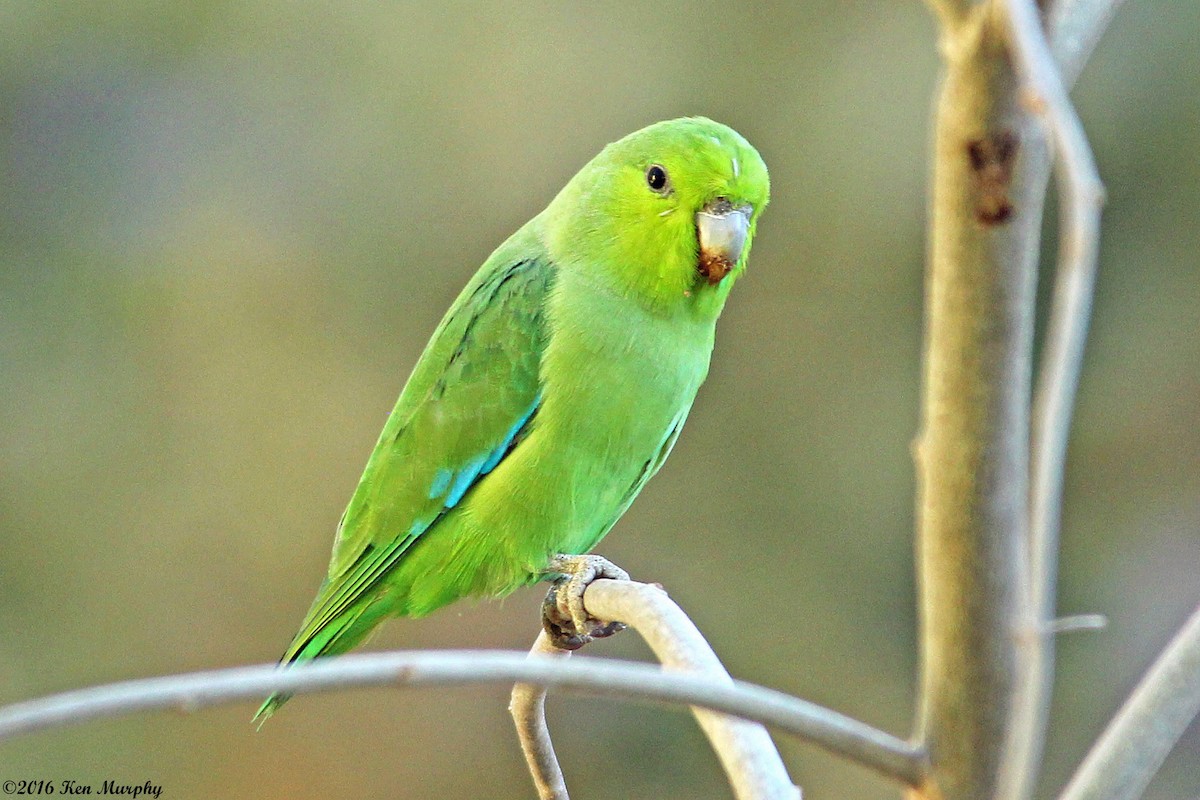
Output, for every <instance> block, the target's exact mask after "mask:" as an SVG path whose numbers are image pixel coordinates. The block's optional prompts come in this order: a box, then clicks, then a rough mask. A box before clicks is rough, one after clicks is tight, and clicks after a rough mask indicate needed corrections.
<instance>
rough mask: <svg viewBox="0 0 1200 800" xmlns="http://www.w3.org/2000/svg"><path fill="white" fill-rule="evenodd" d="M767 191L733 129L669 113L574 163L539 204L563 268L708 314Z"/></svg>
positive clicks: (740, 264) (734, 273)
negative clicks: (560, 185) (548, 199)
mask: <svg viewBox="0 0 1200 800" xmlns="http://www.w3.org/2000/svg"><path fill="white" fill-rule="evenodd" d="M769 195H770V181H769V179H768V177H767V167H766V164H764V163H763V160H762V157H761V156H759V154H758V151H757V150H755V149H754V147H753V146H752V145H751V144H750V143H749V142H747V141H746V140H745V139H744V138H742V136H741V135H740V134H739V133H737V132H736V131H734V130H733V129H731V128H728V127H726V126H725V125H722V124H720V123H718V122H713V121H712V120H710V119H705V118H703V117H689V118H684V119H675V120H669V121H666V122H659V123H656V124H654V125H651V126H649V127H647V128H643V129H641V130H640V131H636V132H635V133H631V134H630V135H628V136H626V137H625V138H623V139H621V140H619V141H616V142H613V143H612V144H610V145H608V147H606V148H604V150H603V151H601V153H600V154H599V155H598V156H596V157H595V158H594V159H592V161H591V162H590V163H589V164H588V165H587V166H586V167H584V168H583V169H582V170H580V172H579V174H577V175H576V176H575V177H574V178H573V179H572V180H571V182H570V183H568V184H567V186H566V187H565V188H564V189H563V190H562V192H560V193H559V195H558V197H556V198H555V199H554V202H553V203H551V205H550V207H549V208H548V209H547V211H546V217H545V229H544V231H545V233H544V236H545V239H546V244H547V247H548V248H549V250H550V254H551V257H552V258H553V259H554V260H555V261H556V262H557V263H559V265H560V267H561V268H564V269H571V270H582V271H586V272H590V273H594V275H593V277H595V278H597V279H599V280H601V281H603V282H604V283H605V284H607V285H609V286H610V287H611V288H613V289H615V290H617V291H619V292H622V293H627V294H631V295H634V296H636V297H637V299H639V300H640V301H642V302H643V303H644V304H645V305H647V306H649V307H652V308H658V309H662V310H674V309H678V308H691V309H694V310H696V311H697V312H698V313H712V314H713V315H715V314H717V313H719V312H720V309H721V306H722V305H724V302H725V297H726V296H727V295H728V293H729V288H730V286H731V285H732V284H733V282H734V281H735V280H736V279H737V277H738V275H740V274H741V273H742V271H743V270H744V269H745V267H746V259H747V256H748V255H749V252H750V243H751V241H752V240H753V238H754V231H755V227H756V224H757V222H758V216H759V214H761V213H762V210H763V208H764V207H765V206H766V204H767V200H768V197H769Z"/></svg>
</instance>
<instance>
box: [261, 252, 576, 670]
mask: <svg viewBox="0 0 1200 800" xmlns="http://www.w3.org/2000/svg"><path fill="white" fill-rule="evenodd" d="M497 255H499V254H497ZM492 260H493V261H495V262H496V264H495V266H494V267H493V268H490V269H488V268H485V269H483V270H481V271H480V273H479V274H478V275H476V277H475V278H474V279H473V280H472V281H471V283H470V284H468V285H467V287H466V289H464V290H463V293H462V294H461V295H460V296H459V299H458V300H457V301H456V302H455V304H454V305H453V306H452V307H451V309H450V311H449V312H448V313H447V314H446V316H445V318H444V319H443V320H442V322H441V324H440V325H439V326H438V329H437V331H436V332H435V333H434V335H433V338H432V339H431V340H430V342H429V344H428V345H427V346H426V348H425V352H424V353H423V354H422V355H421V358H420V360H419V361H418V363H417V366H416V368H415V369H414V370H413V374H412V376H411V377H410V378H409V381H408V384H407V385H406V386H405V388H404V391H403V392H402V393H401V395H400V399H399V400H398V401H397V403H396V408H395V410H394V411H393V412H392V415H391V417H390V418H389V419H388V422H387V424H386V425H385V426H384V429H383V433H382V434H380V437H379V441H378V442H377V443H376V445H375V450H374V452H373V453H372V454H371V458H370V460H369V461H368V462H367V466H366V469H365V471H364V472H363V476H362V479H361V480H360V482H359V485H358V489H357V490H356V491H355V492H354V496H353V497H352V498H351V500H350V504H349V506H348V507H347V508H346V512H345V514H344V515H343V516H342V520H341V523H340V524H339V526H338V534H337V540H336V542H335V543H334V549H333V558H332V560H331V562H330V566H329V575H328V577H327V578H326V580H325V583H324V585H323V586H322V588H321V591H320V593H319V594H318V596H317V598H316V600H315V602H314V603H313V606H312V608H311V609H310V610H309V613H308V616H307V618H306V619H305V622H304V625H303V626H302V628H301V630H300V633H299V634H297V636H296V639H295V640H294V641H293V644H292V647H291V648H289V652H288V654H287V655H285V660H286V659H289V658H291V657H295V656H296V655H297V654H298V653H300V652H301V651H302V650H306V649H307V648H306V645H307V644H308V643H309V642H312V641H313V639H314V637H316V636H317V634H318V633H319V632H320V631H321V629H322V628H324V627H325V626H326V625H327V624H328V623H329V622H330V621H331V620H333V619H335V618H337V617H338V616H339V615H340V614H342V613H343V612H345V611H346V610H347V609H349V608H350V607H351V606H352V604H353V603H354V602H355V601H356V600H357V599H358V598H360V597H362V596H363V594H364V593H365V592H368V591H369V590H370V589H371V588H372V587H373V586H375V585H376V583H377V582H378V581H379V579H380V578H382V577H383V575H385V574H386V573H387V572H388V571H389V570H390V569H391V568H392V567H393V566H394V565H395V564H396V563H397V562H398V561H399V560H400V559H401V558H402V557H403V555H404V553H405V551H406V550H407V549H408V548H409V546H410V545H411V544H412V543H413V542H414V541H415V540H416V539H417V537H419V536H421V534H423V533H424V532H425V531H426V530H428V529H429V528H430V527H431V526H433V525H434V524H435V523H436V522H437V520H438V519H439V518H440V517H441V516H442V515H443V514H445V513H446V512H447V511H449V510H450V509H452V508H454V507H455V506H456V505H457V504H458V503H459V502H460V501H461V500H462V498H463V496H464V495H465V494H466V493H467V492H468V491H469V490H470V489H471V487H472V486H474V485H475V484H476V483H477V482H478V481H480V480H482V479H483V478H484V476H486V475H487V474H488V473H489V472H491V471H492V470H493V469H494V468H495V467H496V465H497V464H499V463H500V461H501V460H502V459H503V458H504V457H505V456H506V455H507V454H508V453H509V452H510V451H511V450H512V449H513V448H514V447H515V446H516V445H517V444H518V443H519V442H520V441H521V440H522V438H523V437H524V434H525V432H526V431H527V430H528V428H529V426H530V425H531V424H532V422H533V419H534V417H535V415H536V414H537V409H538V405H539V404H540V402H541V387H540V384H539V378H538V369H539V365H540V361H541V354H542V350H543V349H544V347H545V343H546V337H547V333H546V322H545V305H546V302H545V301H546V297H547V295H548V293H549V291H550V287H551V282H552V280H553V272H554V270H553V268H552V266H551V264H550V263H549V261H548V260H547V259H546V258H544V257H536V258H525V259H520V258H510V259H503V258H493V259H492Z"/></svg>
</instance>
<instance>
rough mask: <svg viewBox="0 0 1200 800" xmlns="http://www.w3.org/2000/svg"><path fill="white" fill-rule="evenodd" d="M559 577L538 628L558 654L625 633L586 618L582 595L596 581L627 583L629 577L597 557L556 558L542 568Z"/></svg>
mask: <svg viewBox="0 0 1200 800" xmlns="http://www.w3.org/2000/svg"><path fill="white" fill-rule="evenodd" d="M546 572H547V573H549V574H555V573H559V575H560V577H558V578H556V579H555V581H554V585H553V586H551V587H550V591H549V592H547V594H546V599H545V601H543V603H542V627H543V628H544V629H545V631H546V634H547V635H548V636H549V637H550V640H551V642H553V644H554V646H555V647H557V648H558V649H560V650H578V649H579V648H581V647H583V646H584V645H585V644H587V643H588V642H590V641H592V640H593V639H603V638H604V637H606V636H612V635H613V634H614V633H617V632H619V631H623V630H625V623H623V622H605V621H603V620H599V619H596V618H595V617H593V616H591V615H590V614H588V612H587V609H585V608H584V607H583V592H584V590H585V589H587V587H588V584H590V583H591V582H592V581H594V580H597V579H598V578H611V579H613V580H618V581H627V580H629V573H628V572H626V571H625V570H623V569H621V568H620V567H618V566H617V565H616V564H614V563H612V562H611V561H609V560H608V559H607V558H601V557H600V556H593V555H582V556H570V555H557V556H555V557H554V558H553V559H551V560H550V566H549V567H547V568H546Z"/></svg>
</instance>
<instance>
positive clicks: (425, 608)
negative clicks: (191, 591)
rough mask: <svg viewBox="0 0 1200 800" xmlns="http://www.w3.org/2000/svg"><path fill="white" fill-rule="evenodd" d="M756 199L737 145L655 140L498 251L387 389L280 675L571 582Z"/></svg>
mask: <svg viewBox="0 0 1200 800" xmlns="http://www.w3.org/2000/svg"><path fill="white" fill-rule="evenodd" d="M769 187H770V184H769V180H768V177H767V167H766V165H765V164H764V163H763V160H762V158H761V157H760V156H759V154H758V152H757V151H756V150H755V149H754V147H753V146H751V145H750V143H749V142H747V141H746V140H745V139H744V138H742V136H741V135H739V134H738V133H737V132H736V131H733V130H731V129H730V128H728V127H726V126H724V125H721V124H720V123H717V122H713V121H712V120H709V119H704V118H702V117H692V118H684V119H676V120H669V121H666V122H659V123H657V124H654V125H650V126H649V127H646V128H643V129H642V130H639V131H637V132H635V133H632V134H630V135H628V136H626V137H625V138H623V139H621V140H619V141H616V142H613V143H612V144H610V145H608V146H607V147H605V148H604V149H603V150H602V151H601V152H600V154H599V155H598V156H596V157H595V158H593V159H592V160H591V161H590V162H589V163H588V164H587V165H586V166H585V167H584V168H583V169H581V170H580V171H579V173H578V174H576V175H575V177H573V178H572V179H571V180H570V182H568V183H567V185H566V186H565V187H564V188H563V189H562V191H560V192H559V193H558V195H557V196H556V197H555V198H554V200H553V201H552V202H551V203H550V205H549V206H548V207H547V208H546V209H545V210H544V211H542V212H541V213H540V214H538V215H537V216H535V217H534V218H533V219H532V220H530V221H529V222H528V223H527V224H525V225H524V226H523V227H521V228H520V230H518V231H517V232H516V233H514V234H513V235H512V236H511V237H509V239H508V240H507V241H505V242H504V244H502V245H500V247H499V248H497V249H496V251H495V252H493V253H492V254H491V256H490V257H489V258H488V259H487V261H485V262H484V264H483V266H482V267H480V269H479V271H478V272H477V273H476V274H475V276H474V277H473V278H472V279H471V281H470V282H469V283H468V284H467V286H466V288H465V289H463V291H462V293H461V294H460V295H459V296H458V299H457V300H455V301H454V304H453V305H452V306H451V307H450V310H449V311H448V312H447V313H446V315H445V317H444V318H443V319H442V321H441V323H440V324H439V325H438V327H437V330H436V331H434V334H433V337H432V338H431V339H430V340H429V344H428V345H426V347H425V350H424V352H423V353H422V354H421V357H420V359H419V360H418V361H417V364H416V367H415V368H414V370H413V372H412V375H411V376H410V377H409V379H408V383H407V384H406V385H405V387H404V390H403V391H402V392H401V393H400V399H399V400H398V401H397V402H396V407H395V409H394V410H393V411H392V413H391V416H390V417H389V418H388V421H387V424H386V425H384V428H383V432H382V433H381V434H380V436H379V441H378V442H377V443H376V445H375V450H374V452H373V453H372V454H371V457H370V459H369V460H368V461H367V466H366V469H365V470H364V472H363V475H362V479H361V480H360V481H359V484H358V488H357V489H356V490H355V492H354V496H353V497H352V498H351V499H350V504H349V506H348V507H347V508H346V511H345V513H344V514H343V516H342V519H341V522H340V524H339V525H338V529H337V536H336V539H335V541H334V545H333V556H332V558H331V560H330V563H329V573H328V575H327V576H326V577H325V580H324V582H323V583H322V584H321V588H320V590H319V591H318V592H317V597H316V599H315V600H314V601H313V604H312V607H311V608H310V609H309V611H308V615H307V616H306V617H305V619H304V623H303V624H302V625H301V627H300V632H299V633H297V634H296V637H295V638H294V639H293V640H292V643H291V645H290V646H289V647H288V649H287V652H286V653H284V655H283V658H282V663H285V664H286V663H289V662H294V661H304V660H308V659H311V658H317V657H319V656H325V655H333V654H336V653H343V652H345V651H347V650H349V649H350V648H352V647H354V646H355V645H356V644H358V643H359V642H361V641H362V640H363V639H364V638H365V637H366V636H367V634H368V633H370V632H371V630H372V629H373V628H375V626H376V625H378V624H379V622H380V621H381V620H383V619H384V618H385V617H389V616H401V617H418V616H421V615H424V614H428V613H429V612H431V611H433V610H434V609H436V608H439V607H440V606H443V605H445V604H447V603H449V602H451V601H452V600H456V599H458V598H460V597H465V596H469V595H476V596H484V597H500V596H503V595H506V594H508V593H509V592H511V591H513V590H514V589H516V588H518V587H520V586H525V585H527V584H531V583H534V582H536V581H538V580H541V579H543V578H545V577H546V576H547V574H554V573H563V572H570V571H571V565H572V564H573V563H576V562H575V560H573V559H571V558H569V557H568V558H564V557H562V556H573V555H576V554H585V553H587V552H588V551H590V550H591V549H592V548H593V547H594V546H595V545H596V543H597V542H599V541H600V539H601V538H602V537H603V536H604V535H605V534H606V533H607V532H608V531H609V529H610V528H612V526H613V524H614V523H616V521H617V519H619V518H620V516H621V514H623V513H624V512H625V510H626V509H627V508H628V507H629V504H630V503H632V502H633V499H634V498H635V497H637V494H638V492H639V491H641V489H642V487H643V486H644V485H645V484H646V481H647V480H649V479H650V477H651V476H652V475H653V474H654V473H655V472H657V471H658V469H659V467H661V466H662V464H663V461H664V460H665V459H666V457H667V454H668V453H670V451H671V447H672V446H673V445H674V444H675V440H676V438H677V437H678V436H679V431H680V429H681V428H682V427H683V423H684V420H685V419H686V418H687V415H688V411H689V410H690V409H691V407H692V402H693V400H694V399H695V397H696V391H697V390H698V389H699V388H700V384H701V383H703V382H704V378H705V376H706V375H707V373H708V366H709V359H710V357H711V355H712V349H713V337H714V333H715V327H716V322H717V317H718V316H719V315H720V313H721V309H722V307H723V306H724V305H725V299H726V298H727V297H728V296H729V291H730V289H731V288H732V287H733V284H734V282H735V281H736V280H737V278H738V276H739V275H741V273H742V272H743V271H744V270H745V268H746V259H747V256H748V255H749V252H750V244H751V241H752V240H753V238H754V232H755V226H756V224H757V221H758V217H759V214H761V213H762V210H763V208H764V206H766V204H767V199H768V195H769ZM286 699H287V698H286V696H283V695H276V696H273V697H272V698H271V699H269V700H268V701H267V702H266V703H265V704H264V705H263V707H262V708H261V709H259V712H258V715H257V717H256V719H260V720H261V719H264V718H265V717H267V716H269V715H270V714H271V713H272V712H273V711H274V710H275V709H276V708H277V707H278V706H279V705H280V704H281V703H282V702H284V700H286Z"/></svg>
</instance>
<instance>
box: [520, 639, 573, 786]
mask: <svg viewBox="0 0 1200 800" xmlns="http://www.w3.org/2000/svg"><path fill="white" fill-rule="evenodd" d="M529 657H530V658H570V657H571V651H570V650H560V649H559V648H557V647H555V646H554V645H553V644H552V643H551V641H550V637H549V636H547V635H546V632H545V631H542V632H540V633H539V634H538V637H537V640H536V641H535V642H534V643H533V647H532V648H531V649H530V651H529ZM508 713H509V714H511V715H512V718H513V724H515V725H516V726H517V739H518V741H520V743H521V752H522V753H524V754H525V763H526V764H527V765H528V766H529V774H530V776H531V777H532V778H533V785H534V787H535V788H536V789H537V793H538V798H539V800H569V796H568V794H567V782H566V779H565V778H564V777H563V772H562V767H560V766H559V765H558V756H557V755H555V753H554V742H553V741H552V740H551V739H550V729H549V728H548V727H547V726H546V687H545V686H539V685H537V684H535V683H518V684H515V685H514V686H513V690H512V699H511V700H510V701H509V703H508Z"/></svg>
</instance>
